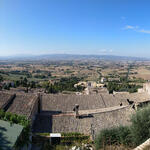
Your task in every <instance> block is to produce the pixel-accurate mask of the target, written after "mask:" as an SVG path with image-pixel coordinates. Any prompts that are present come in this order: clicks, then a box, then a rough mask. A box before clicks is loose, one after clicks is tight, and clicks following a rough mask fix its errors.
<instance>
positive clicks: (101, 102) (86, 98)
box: [42, 93, 120, 111]
mask: <svg viewBox="0 0 150 150" xmlns="http://www.w3.org/2000/svg"><path fill="white" fill-rule="evenodd" d="M75 104H79V109H80V110H88V109H99V108H106V107H112V106H116V105H119V104H120V101H118V100H116V99H115V98H114V96H113V95H110V94H107V93H103V94H91V95H63V94H58V95H55V94H44V95H43V96H42V110H44V111H47V110H49V111H72V110H73V108H74V106H75Z"/></svg>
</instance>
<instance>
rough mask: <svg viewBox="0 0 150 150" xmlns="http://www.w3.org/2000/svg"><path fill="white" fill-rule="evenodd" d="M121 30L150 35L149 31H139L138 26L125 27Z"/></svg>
mask: <svg viewBox="0 0 150 150" xmlns="http://www.w3.org/2000/svg"><path fill="white" fill-rule="evenodd" d="M123 30H133V31H136V32H141V33H146V34H150V30H145V29H140V28H139V26H131V25H126V26H125V27H124V28H123Z"/></svg>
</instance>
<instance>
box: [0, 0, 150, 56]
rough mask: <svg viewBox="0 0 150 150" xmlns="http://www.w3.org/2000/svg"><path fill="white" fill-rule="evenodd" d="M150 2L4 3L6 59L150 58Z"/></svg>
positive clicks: (0, 18) (0, 43)
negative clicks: (47, 56)
mask: <svg viewBox="0 0 150 150" xmlns="http://www.w3.org/2000/svg"><path fill="white" fill-rule="evenodd" d="M149 6H150V1H149V0H0V56H6V55H18V54H33V55H34V54H37V55H40V54H46V53H48V54H56V53H61V54H64V53H66V54H106V55H122V56H141V57H150V9H149Z"/></svg>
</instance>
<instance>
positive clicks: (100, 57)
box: [0, 54, 150, 61]
mask: <svg viewBox="0 0 150 150" xmlns="http://www.w3.org/2000/svg"><path fill="white" fill-rule="evenodd" d="M86 59H88V60H92V59H97V60H126V61H149V60H150V59H148V58H142V57H128V56H114V55H79V54H47V55H46V54H45V55H24V56H21V55H18V56H8V57H0V60H86Z"/></svg>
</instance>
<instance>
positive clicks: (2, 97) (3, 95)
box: [0, 92, 14, 109]
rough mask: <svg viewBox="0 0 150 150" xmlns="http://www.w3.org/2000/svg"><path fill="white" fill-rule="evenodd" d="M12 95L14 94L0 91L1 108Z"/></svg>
mask: <svg viewBox="0 0 150 150" xmlns="http://www.w3.org/2000/svg"><path fill="white" fill-rule="evenodd" d="M12 96H14V94H8V93H4V92H0V109H3V108H4V107H5V106H6V105H7V104H8V103H9V101H10V100H11V97H12Z"/></svg>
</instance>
